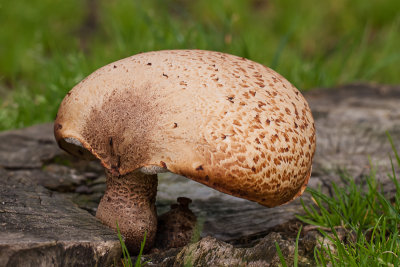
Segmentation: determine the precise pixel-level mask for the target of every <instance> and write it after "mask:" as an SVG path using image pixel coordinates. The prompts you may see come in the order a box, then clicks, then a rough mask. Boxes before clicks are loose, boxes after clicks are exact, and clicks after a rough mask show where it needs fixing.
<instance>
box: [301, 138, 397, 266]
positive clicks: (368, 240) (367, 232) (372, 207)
mask: <svg viewBox="0 0 400 267" xmlns="http://www.w3.org/2000/svg"><path fill="white" fill-rule="evenodd" d="M389 141H390V143H391V145H392V148H393V151H394V154H395V163H393V162H392V173H391V174H389V176H390V178H391V180H392V182H393V188H396V194H395V195H394V196H393V197H392V198H390V199H389V198H388V196H385V195H384V194H383V193H382V192H381V188H380V184H379V182H378V181H377V178H376V175H375V172H371V174H370V176H369V177H367V180H366V182H367V185H366V188H365V187H364V186H362V185H359V184H356V183H355V182H354V180H353V179H351V178H349V177H346V176H344V178H345V179H346V180H347V184H346V186H345V187H338V186H336V185H335V184H333V189H334V190H333V191H334V194H333V196H326V195H324V194H322V193H321V192H320V191H318V190H315V189H311V188H309V189H307V192H308V193H310V194H311V196H312V198H313V200H314V201H315V205H304V203H303V208H304V210H305V212H306V215H304V216H298V218H299V219H300V220H302V221H303V222H305V223H307V224H311V225H316V226H320V227H321V228H319V231H320V232H321V234H322V235H323V236H324V238H325V239H326V240H329V241H330V244H331V245H327V244H323V243H322V241H321V244H320V246H317V247H315V249H314V256H315V261H316V263H317V264H318V266H400V256H399V255H400V232H399V227H400V184H399V182H398V178H397V177H396V171H395V170H396V168H395V164H397V165H398V168H399V169H400V157H399V155H398V153H397V150H396V149H395V147H394V144H393V141H392V139H391V138H390V136H389ZM338 228H341V229H344V230H345V233H346V235H345V240H343V239H341V238H339V234H338V232H337V230H338ZM326 229H329V231H327V230H326Z"/></svg>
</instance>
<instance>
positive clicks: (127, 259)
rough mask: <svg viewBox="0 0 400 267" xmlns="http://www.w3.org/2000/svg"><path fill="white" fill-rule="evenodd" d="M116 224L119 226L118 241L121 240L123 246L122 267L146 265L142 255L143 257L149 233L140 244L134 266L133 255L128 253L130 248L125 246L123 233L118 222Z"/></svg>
mask: <svg viewBox="0 0 400 267" xmlns="http://www.w3.org/2000/svg"><path fill="white" fill-rule="evenodd" d="M116 224H117V235H118V239H119V242H120V244H121V249H122V259H121V262H122V265H123V266H124V267H133V266H134V267H141V266H144V265H146V263H147V262H142V255H143V250H144V246H145V244H146V234H147V232H145V233H144V236H143V241H142V242H141V243H140V250H139V254H138V255H137V258H136V262H135V265H133V262H132V258H131V255H130V253H129V251H128V248H127V247H126V245H125V242H124V238H123V237H122V235H121V232H120V231H119V226H118V222H117V223H116ZM114 265H115V266H117V265H116V264H114Z"/></svg>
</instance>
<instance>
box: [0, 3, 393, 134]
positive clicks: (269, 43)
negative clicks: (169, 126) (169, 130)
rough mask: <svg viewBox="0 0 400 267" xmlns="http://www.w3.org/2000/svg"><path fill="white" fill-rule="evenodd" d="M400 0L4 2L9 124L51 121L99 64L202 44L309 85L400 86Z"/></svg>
mask: <svg viewBox="0 0 400 267" xmlns="http://www.w3.org/2000/svg"><path fill="white" fill-rule="evenodd" d="M398 10H400V1H397V0H386V1H379V0H371V1H361V0H354V1H345V0H329V1H312V0H304V1H294V0H282V1H260V0H236V1H228V0H222V1H213V0H199V1H188V0H175V1H172V0H162V1H161V0H147V1H135V0H113V1H106V0H97V1H96V0H86V1H83V0H69V1H61V0H52V1H50V0H43V1H42V0H40V1H39V0H30V1H28V0H19V1H0V25H2V29H3V30H2V31H0V55H1V57H0V130H4V129H10V128H17V127H23V126H27V125H32V124H35V123H39V122H47V121H52V120H53V119H54V117H55V114H56V112H57V109H58V105H59V103H60V102H61V100H62V98H63V96H64V95H65V94H66V93H67V92H68V91H69V90H70V89H71V88H72V87H73V86H74V85H75V84H76V83H78V82H79V81H80V80H81V79H83V78H84V77H85V76H87V75H88V74H90V73H91V72H92V71H94V70H95V69H97V68H99V67H101V66H103V65H105V64H107V63H110V62H112V61H115V60H118V59H120V58H124V57H127V56H130V55H133V54H136V53H138V52H142V51H150V50H159V49H178V48H199V49H209V50H218V51H224V52H228V53H232V54H236V55H240V56H244V57H248V58H250V59H252V60H255V61H258V62H260V63H263V64H265V65H267V66H271V67H273V68H274V69H276V70H277V71H278V72H280V73H281V74H282V75H284V76H285V77H287V78H288V79H289V80H290V81H291V82H292V83H294V84H295V85H296V86H297V87H298V88H300V89H302V90H307V89H310V88H314V87H328V86H333V85H337V84H343V83H349V82H356V81H366V82H371V81H375V82H379V83H394V84H398V83H399V82H400V77H399V75H398V67H397V66H398V64H399V62H400V51H399V49H398V44H399V43H400V30H399V29H400V15H399V12H398Z"/></svg>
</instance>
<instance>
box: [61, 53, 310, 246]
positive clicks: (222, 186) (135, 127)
mask: <svg viewBox="0 0 400 267" xmlns="http://www.w3.org/2000/svg"><path fill="white" fill-rule="evenodd" d="M54 129H55V136H56V139H57V141H58V144H59V145H60V147H61V148H63V149H65V150H66V151H68V152H70V153H72V154H74V155H76V156H80V157H84V158H97V159H99V160H100V161H101V163H102V165H103V166H104V168H105V169H106V173H107V191H106V192H105V195H104V196H103V198H102V200H101V202H100V205H99V207H98V211H97V217H98V218H99V219H100V220H101V221H103V223H105V224H107V225H108V226H110V227H112V228H115V221H116V220H118V223H119V226H120V228H121V231H122V233H123V234H124V235H125V237H126V241H127V245H128V246H129V248H130V249H132V250H133V251H134V252H137V251H138V249H139V247H140V241H141V240H142V238H143V235H144V232H145V231H147V233H148V239H147V246H148V247H150V246H151V245H152V243H153V242H154V239H155V233H156V228H157V218H156V209H155V198H156V190H157V189H156V188H157V173H159V172H165V171H170V172H173V173H177V174H180V175H183V176H186V177H188V178H190V179H193V180H195V181H197V182H200V183H202V184H205V185H207V186H210V187H212V188H214V189H217V190H219V191H221V192H224V193H227V194H230V195H233V196H237V197H241V198H245V199H248V200H251V201H255V202H258V203H260V204H261V205H265V206H268V207H274V206H277V205H281V204H284V203H287V202H289V201H291V200H293V199H294V198H296V197H298V196H299V195H301V194H302V192H303V191H304V189H305V187H306V185H307V182H308V179H309V177H310V174H311V162H312V158H313V155H314V150H315V130H314V122H313V118H312V115H311V112H310V109H309V106H308V104H307V102H306V101H305V99H304V98H303V96H302V95H301V94H300V92H299V91H298V90H297V89H296V88H295V87H294V86H293V85H292V84H290V83H289V82H288V81H287V80H286V79H285V78H283V77H282V76H281V75H279V74H278V73H276V72H275V71H273V70H271V69H269V68H267V67H265V66H263V65H261V64H258V63H256V62H253V61H250V60H248V59H245V58H241V57H237V56H233V55H228V54H224V53H219V52H211V51H201V50H170V51H158V52H148V53H143V54H138V55H135V56H132V57H129V58H125V59H122V60H119V61H117V62H114V63H111V64H109V65H107V66H104V67H102V68H100V69H99V70H97V71H95V72H94V73H92V74H91V75H90V76H88V77H87V78H86V79H84V80H83V81H82V82H80V83H79V84H78V85H77V86H75V87H74V88H73V89H72V90H71V91H70V92H69V93H68V94H67V96H66V97H65V98H64V100H63V102H62V103H61V106H60V109H59V111H58V115H57V118H56V121H55V128H54Z"/></svg>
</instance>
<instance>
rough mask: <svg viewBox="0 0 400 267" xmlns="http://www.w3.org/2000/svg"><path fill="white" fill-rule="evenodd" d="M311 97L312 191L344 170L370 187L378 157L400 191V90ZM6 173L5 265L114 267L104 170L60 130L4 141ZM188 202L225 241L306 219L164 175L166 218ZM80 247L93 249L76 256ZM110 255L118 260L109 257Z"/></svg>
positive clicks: (290, 209)
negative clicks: (182, 199) (93, 265)
mask: <svg viewBox="0 0 400 267" xmlns="http://www.w3.org/2000/svg"><path fill="white" fill-rule="evenodd" d="M306 98H307V100H308V101H309V103H310V106H311V109H312V111H313V114H314V117H315V121H316V129H317V152H316V154H315V157H314V167H313V174H312V178H311V180H310V186H312V187H316V186H319V185H321V186H322V189H323V190H324V192H326V193H329V192H330V183H331V182H332V181H335V182H337V183H341V179H340V176H339V175H338V170H347V171H348V173H350V174H351V175H352V176H354V177H355V178H356V179H357V181H358V182H360V183H364V182H365V180H364V178H365V175H367V174H368V173H369V171H370V165H369V161H368V156H370V157H371V161H372V163H373V164H374V165H378V168H377V170H378V177H379V178H380V179H381V181H382V182H383V184H384V189H385V191H386V192H389V193H390V192H391V191H393V190H394V188H393V186H392V184H391V183H390V182H389V179H388V178H387V172H389V171H390V161H389V156H388V155H389V154H391V147H390V144H389V142H388V141H387V137H386V133H385V132H386V131H388V132H390V134H391V135H392V138H393V140H394V142H395V143H396V144H397V145H398V146H400V108H399V106H400V87H399V86H397V87H396V86H371V85H352V86H346V87H341V88H335V89H333V90H318V91H315V92H310V93H307V94H306ZM1 168H3V170H1V171H0V186H1V189H0V191H1V193H0V266H2V265H4V262H12V261H11V260H16V259H17V258H16V257H20V256H18V255H24V256H23V257H26V255H28V254H29V253H31V255H41V256H43V255H46V257H47V258H46V257H45V258H46V259H51V260H54V261H56V262H62V259H66V258H68V259H69V258H70V257H71V256H72V255H74V252H73V251H87V253H89V254H90V253H92V254H91V255H93V258H94V261H93V262H96V261H97V262H100V261H102V260H104V261H107V260H109V259H110V257H113V255H115V253H116V251H117V250H116V249H117V248H118V244H117V240H116V237H115V235H114V234H113V233H112V232H110V231H109V230H108V229H107V228H105V227H104V226H103V225H101V224H100V223H99V222H98V221H97V220H96V219H95V218H94V217H93V216H92V215H93V214H94V213H95V210H96V207H97V203H98V201H99V199H100V197H101V196H102V193H103V192H104V189H105V186H104V183H103V182H104V175H103V172H102V168H101V166H100V165H99V164H98V163H93V162H92V163H89V164H87V163H85V162H81V161H78V160H75V159H73V158H71V157H70V156H68V155H66V154H65V153H64V152H62V151H60V150H59V149H58V147H57V145H56V144H55V141H54V138H53V134H52V125H51V124H44V125H36V126H33V127H30V128H26V129H21V130H13V131H8V132H3V133H0V169H1ZM178 196H186V197H189V198H191V199H192V200H193V204H192V205H191V208H192V210H193V211H194V212H195V213H196V214H197V215H198V216H199V217H203V218H204V221H205V222H204V227H203V236H206V235H211V236H213V237H216V238H218V239H220V240H223V241H228V240H234V239H238V238H241V237H243V236H248V235H252V234H254V233H258V232H263V231H266V230H267V229H268V228H270V227H273V226H276V225H279V224H282V223H286V222H288V221H289V220H291V219H293V218H294V214H296V213H299V212H301V210H302V209H301V207H300V201H299V200H296V201H294V202H292V203H290V204H288V205H284V206H281V207H277V208H273V209H268V208H265V207H263V206H260V205H258V204H256V203H253V202H250V201H246V200H242V199H238V198H234V197H231V196H228V195H225V194H222V193H219V192H217V191H215V190H213V189H210V188H207V187H205V186H203V185H201V184H198V183H195V182H193V181H191V180H188V179H186V178H183V177H179V176H176V175H172V174H164V175H160V183H159V191H158V198H157V204H158V207H159V213H162V212H164V211H166V210H167V209H168V207H169V204H170V203H172V202H175V201H176V198H177V197H178ZM305 199H306V201H307V196H305ZM70 200H72V201H73V202H75V203H77V205H78V206H79V207H81V208H83V209H85V210H87V211H89V212H90V213H91V214H92V215H91V214H90V213H87V212H86V211H84V210H81V209H79V208H77V207H76V206H74V205H73V204H72V202H71V201H70ZM3 203H4V204H3ZM27 216H28V217H27ZM29 216H31V217H29ZM27 218H29V219H27ZM32 231H33V232H32ZM105 244H107V245H105ZM79 246H83V247H85V248H87V250H80V249H78V250H70V249H71V248H72V247H76V248H79ZM50 247H51V248H52V249H50ZM105 247H108V248H109V251H108V252H105V253H106V254H104V255H107V256H104V255H103V256H104V257H103V256H101V253H102V252H101V251H106V250H107V249H105ZM20 253H22V254H20ZM23 253H25V254H23ZM38 253H39V254H38ZM68 253H69V254H68ZM80 253H83V252H80ZM85 253H86V252H85ZM89 254H88V255H89ZM15 255H17V256H15ZM43 257H44V256H43ZM102 257H103V258H102ZM39 258H40V257H39ZM87 258H90V257H89V256H88V257H87ZM5 259H6V260H5ZM36 266H37V265H36Z"/></svg>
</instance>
